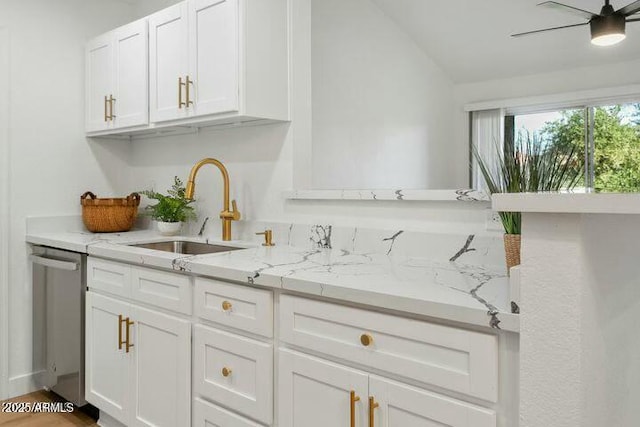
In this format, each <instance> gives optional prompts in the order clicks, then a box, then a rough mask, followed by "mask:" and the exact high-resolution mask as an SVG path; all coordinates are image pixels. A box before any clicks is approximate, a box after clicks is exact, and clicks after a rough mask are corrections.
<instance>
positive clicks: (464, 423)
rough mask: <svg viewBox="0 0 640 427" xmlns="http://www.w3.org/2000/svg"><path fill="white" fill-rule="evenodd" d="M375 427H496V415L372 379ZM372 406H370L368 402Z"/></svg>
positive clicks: (451, 400) (408, 387) (395, 383)
mask: <svg viewBox="0 0 640 427" xmlns="http://www.w3.org/2000/svg"><path fill="white" fill-rule="evenodd" d="M369 395H370V396H371V397H373V398H374V399H375V402H376V403H378V405H379V406H378V407H377V408H375V409H374V410H373V415H374V426H375V427H396V426H402V427H444V426H447V427H496V414H495V412H494V411H492V410H489V409H484V408H481V407H478V406H475V405H471V404H470V403H466V402H462V401H458V400H455V399H451V398H448V397H445V396H442V395H439V394H436V393H432V392H428V391H426V390H421V389H418V388H415V387H411V386H408V385H405V384H400V383H397V382H395V381H391V380H387V379H385V378H380V377H377V376H375V375H371V377H370V379H369ZM367 404H368V402H367Z"/></svg>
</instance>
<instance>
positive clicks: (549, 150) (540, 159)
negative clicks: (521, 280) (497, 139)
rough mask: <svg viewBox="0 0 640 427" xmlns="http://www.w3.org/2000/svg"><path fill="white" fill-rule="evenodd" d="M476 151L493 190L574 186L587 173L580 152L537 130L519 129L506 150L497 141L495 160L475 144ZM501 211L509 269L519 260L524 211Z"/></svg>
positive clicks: (511, 191) (506, 191)
mask: <svg viewBox="0 0 640 427" xmlns="http://www.w3.org/2000/svg"><path fill="white" fill-rule="evenodd" d="M473 155H474V157H475V159H476V160H477V162H478V168H479V170H480V172H481V173H482V176H483V178H484V180H485V182H486V183H487V188H488V191H489V193H490V194H495V193H537V192H552V191H560V190H572V189H573V188H575V186H576V184H577V183H578V182H580V178H581V177H583V176H584V159H583V156H582V154H581V152H579V151H577V150H576V148H575V147H566V146H563V145H561V144H555V143H554V142H553V141H550V140H548V139H542V138H540V137H539V136H537V135H536V134H534V135H533V137H531V135H530V134H529V133H525V134H523V133H520V134H519V135H518V137H517V138H516V140H515V141H513V142H512V143H510V142H509V141H507V143H506V144H505V147H504V150H501V149H500V147H499V146H498V144H496V152H495V156H496V159H495V160H496V161H495V162H490V161H488V160H487V159H484V158H482V156H481V155H480V154H479V152H478V149H477V147H475V146H474V147H473ZM490 165H493V167H492V166H490ZM498 214H499V215H500V220H501V222H502V226H503V227H504V232H505V235H504V245H505V253H506V261H507V269H510V268H511V267H513V266H515V265H519V264H520V247H521V238H520V234H521V226H522V215H521V213H520V212H499V213H498Z"/></svg>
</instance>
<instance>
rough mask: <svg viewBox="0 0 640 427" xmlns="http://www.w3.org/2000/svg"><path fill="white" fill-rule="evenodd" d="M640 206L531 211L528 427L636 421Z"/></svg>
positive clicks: (619, 426) (525, 297)
mask: <svg viewBox="0 0 640 427" xmlns="http://www.w3.org/2000/svg"><path fill="white" fill-rule="evenodd" d="M639 224H640V219H639V217H638V215H578V214H538V213H526V214H524V215H523V240H522V242H523V243H522V244H523V247H522V260H523V263H522V266H521V286H522V290H521V320H520V351H521V353H520V366H521V371H520V396H521V405H520V419H521V421H520V425H521V426H522V427H539V426H564V427H601V426H615V427H635V426H637V425H638V418H639V417H640V406H638V404H637V403H638V400H639V399H640V364H639V363H638V360H639V359H638V354H639V353H640V341H639V340H638V324H639V323H640V286H638V277H640V265H639V264H638V260H637V259H638V257H637V253H638V249H639V243H638V242H640V227H638V225H639Z"/></svg>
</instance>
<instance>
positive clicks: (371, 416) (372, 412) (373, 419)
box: [369, 396, 380, 427]
mask: <svg viewBox="0 0 640 427" xmlns="http://www.w3.org/2000/svg"><path fill="white" fill-rule="evenodd" d="M379 406H380V404H379V403H378V402H376V399H375V398H374V397H373V396H369V427H375V422H376V417H375V415H376V414H375V410H376V408H377V407H379Z"/></svg>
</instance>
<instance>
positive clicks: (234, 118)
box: [87, 0, 289, 136]
mask: <svg viewBox="0 0 640 427" xmlns="http://www.w3.org/2000/svg"><path fill="white" fill-rule="evenodd" d="M147 22H148V32H149V33H148V37H146V36H145V37H144V43H137V39H136V37H133V36H130V35H127V34H126V32H124V29H127V28H128V27H129V26H126V27H123V28H122V29H119V30H116V31H114V32H113V34H112V33H110V34H109V35H107V36H102V37H99V38H97V39H95V40H93V41H91V42H90V43H89V44H88V46H87V132H88V133H89V135H90V136H106V135H111V134H124V135H131V136H135V135H153V134H156V133H157V134H164V133H170V132H171V131H172V130H174V129H184V128H197V127H204V126H214V125H240V124H246V123H251V124H257V123H269V122H274V121H287V120H289V53H288V52H289V49H288V11H287V0H188V1H185V2H182V3H178V4H176V5H174V6H171V7H169V8H167V9H164V10H161V11H159V12H157V13H155V14H153V15H151V16H149V17H148V18H146V19H145V20H144V25H145V27H144V29H145V34H146V30H147V26H146V25H147ZM134 24H137V23H134ZM134 24H131V25H134ZM147 40H148V54H147V53H144V54H143V53H140V51H138V50H134V49H138V48H144V49H145V52H146V51H147ZM141 57H144V64H137V61H136V60H139V59H140V58H141ZM109 64H112V65H111V68H112V69H113V70H115V71H112V72H109V69H110V67H109V66H108V65H109ZM114 64H115V65H114ZM147 64H148V67H147ZM143 91H144V93H142V92H143ZM141 96H142V97H143V98H144V106H143V105H142V104H139V100H140V99H141V98H140V97H141ZM139 107H140V108H139ZM142 107H144V110H145V113H144V115H143V114H141V113H140V111H141V110H140V109H141V108H142ZM147 119H148V120H147Z"/></svg>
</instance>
